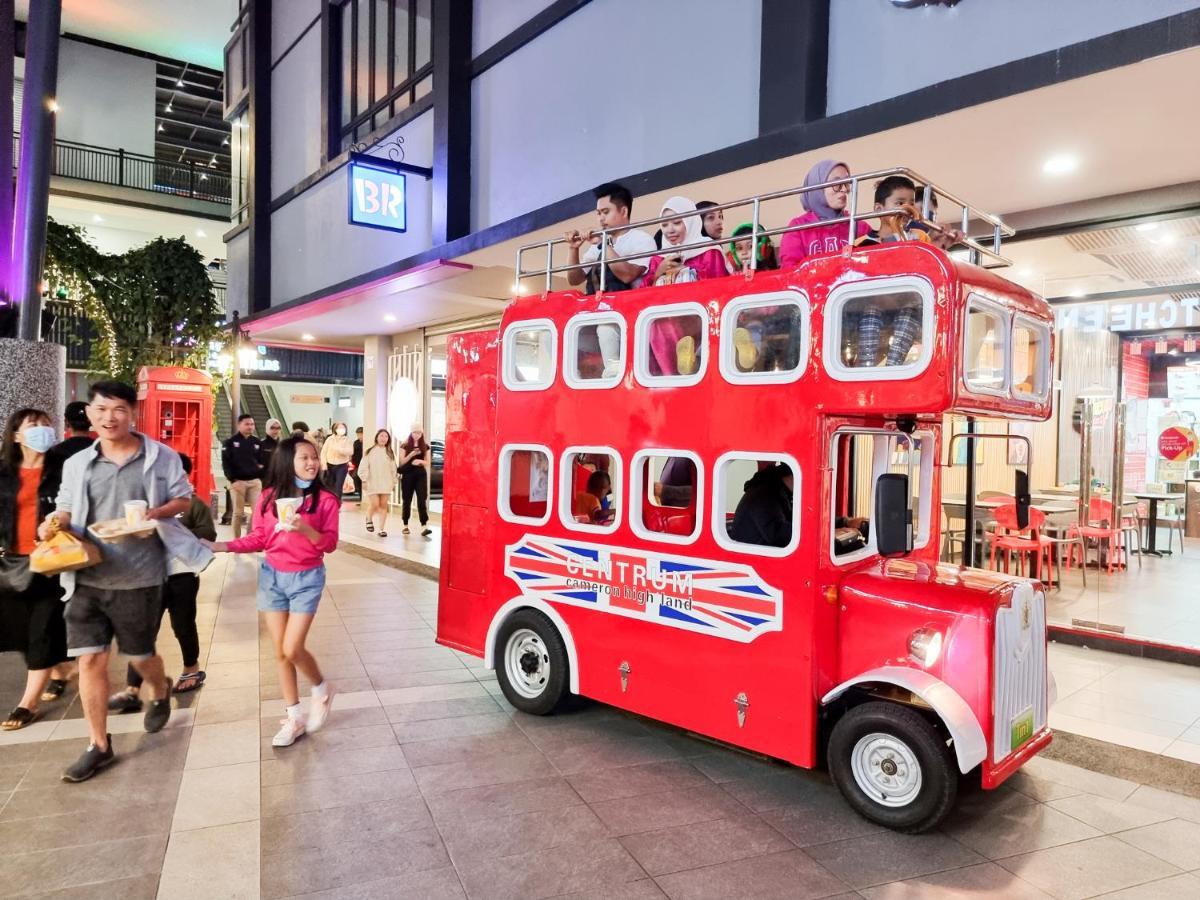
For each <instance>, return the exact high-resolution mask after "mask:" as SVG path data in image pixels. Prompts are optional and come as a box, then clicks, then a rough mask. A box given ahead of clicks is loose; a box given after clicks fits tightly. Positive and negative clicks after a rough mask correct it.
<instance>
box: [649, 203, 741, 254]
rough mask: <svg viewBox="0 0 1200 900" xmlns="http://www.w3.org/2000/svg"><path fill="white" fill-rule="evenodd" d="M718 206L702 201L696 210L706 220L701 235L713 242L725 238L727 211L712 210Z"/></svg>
mask: <svg viewBox="0 0 1200 900" xmlns="http://www.w3.org/2000/svg"><path fill="white" fill-rule="evenodd" d="M716 205H717V204H716V203H714V202H713V201H712V200H701V201H700V202H699V203H697V204H696V209H697V210H698V211H699V212H700V215H701V216H702V217H703V219H704V228H703V229H701V232H700V233H701V234H703V235H704V236H705V237H706V238H708V239H709V240H712V241H719V240H721V238H723V237H725V210H723V209H712V208H713V207H714V206H716ZM710 210H711V212H710ZM660 246H661V245H660Z"/></svg>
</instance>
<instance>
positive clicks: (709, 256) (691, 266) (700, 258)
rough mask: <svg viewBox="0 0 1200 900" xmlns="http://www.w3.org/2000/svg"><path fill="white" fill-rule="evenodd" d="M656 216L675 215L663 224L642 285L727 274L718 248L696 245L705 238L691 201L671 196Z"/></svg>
mask: <svg viewBox="0 0 1200 900" xmlns="http://www.w3.org/2000/svg"><path fill="white" fill-rule="evenodd" d="M659 215H660V216H669V215H677V216H679V218H678V219H671V220H669V221H667V222H664V223H663V227H662V230H663V243H662V254H661V255H658V256H652V257H650V265H649V266H648V267H647V268H646V275H645V277H644V278H643V281H642V283H643V284H672V283H674V282H676V281H703V280H704V279H706V278H720V277H721V276H723V275H728V274H729V268H728V267H727V266H726V264H725V257H724V255H722V253H721V249H720V248H719V247H705V246H697V245H698V244H699V245H703V244H704V243H705V237H704V222H703V220H702V219H701V218H700V216H699V215H697V214H696V204H695V203H693V202H692V201H691V200H689V199H688V198H687V197H672V198H671V199H669V200H668V201H667V202H666V203H664V204H663V207H662V211H661V212H659Z"/></svg>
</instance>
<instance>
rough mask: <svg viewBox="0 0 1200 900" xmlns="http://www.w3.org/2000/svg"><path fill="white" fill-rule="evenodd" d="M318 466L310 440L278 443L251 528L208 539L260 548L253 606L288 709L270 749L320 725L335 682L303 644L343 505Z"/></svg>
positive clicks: (239, 549)
mask: <svg viewBox="0 0 1200 900" xmlns="http://www.w3.org/2000/svg"><path fill="white" fill-rule="evenodd" d="M320 470H321V457H320V454H319V453H318V452H317V448H316V446H315V445H314V444H312V443H310V442H309V441H308V440H306V439H305V438H303V437H291V438H288V439H287V440H285V441H280V443H279V446H278V447H277V448H276V450H275V452H274V454H273V455H272V456H271V466H270V469H269V470H268V471H267V478H266V484H265V485H264V486H263V492H262V496H261V497H260V498H259V502H258V506H256V507H255V509H254V518H253V519H252V521H251V526H250V532H249V533H248V534H246V535H243V536H242V537H240V538H238V539H237V540H233V541H222V542H218V543H209V544H208V546H209V547H210V548H211V549H212V550H214V551H217V552H220V551H228V552H230V553H257V552H258V551H260V550H265V551H266V558H265V559H264V560H263V562H262V567H261V569H260V570H259V573H258V598H257V599H258V604H257V605H258V611H259V612H261V613H262V614H263V615H265V616H266V619H267V629H268V630H269V631H270V632H271V638H272V640H273V641H274V642H275V660H276V663H277V664H278V665H279V683H280V686H281V688H282V690H283V702H284V705H285V707H286V712H287V714H286V716H285V717H284V719H283V721H282V722H281V723H280V724H281V725H282V727H281V728H280V729H279V732H278V733H277V734H276V735H275V737H274V738H273V739H272V740H271V743H272V744H273V745H274V746H276V747H289V746H291V745H292V744H294V743H295V742H296V738H298V737H300V735H302V734H304V733H305V732H306V731H307V732H308V733H309V734H312V733H313V732H315V731H318V730H320V728H321V726H322V725H324V724H325V720H326V719H327V718H328V716H329V711H330V709H331V708H332V707H333V695H334V690H333V686H332V685H330V684H329V683H327V682H326V681H325V679H324V677H323V676H322V675H321V670H320V668H319V667H318V666H317V661H316V659H314V658H313V655H312V654H311V653H309V652H308V650H306V649H305V647H304V641H305V639H306V638H307V637H308V630H309V628H310V627H312V621H313V616H314V615H316V612H317V604H318V603H319V602H320V600H321V592H322V591H323V590H325V554H326V553H332V552H333V551H334V550H336V549H337V544H338V512H339V508H340V506H341V503H340V501H339V500H338V499H337V497H336V496H334V494H333V492H332V491H331V490H329V488H328V487H326V486H325V485H324V484H323V483H322V482H321V480H320V479H319V478H318V477H317V476H318V475H319V474H320ZM206 543H207V542H206ZM297 669H299V670H300V671H301V672H303V673H304V677H305V678H307V679H308V680H309V681H310V682H311V683H312V685H313V689H312V702H311V704H310V706H309V714H308V717H307V719H306V718H305V716H304V713H303V712H302V711H301V709H300V689H299V687H298V685H297V683H296V670H297Z"/></svg>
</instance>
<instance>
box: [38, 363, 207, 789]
mask: <svg viewBox="0 0 1200 900" xmlns="http://www.w3.org/2000/svg"><path fill="white" fill-rule="evenodd" d="M136 408H137V393H136V392H135V391H134V389H133V388H132V387H130V386H129V385H127V384H123V383H121V382H118V381H102V382H98V383H96V384H94V385H92V387H91V389H90V390H89V391H88V418H89V419H90V420H91V423H92V427H93V428H94V429H95V431H96V433H97V434H98V435H99V440H98V441H97V442H96V443H95V444H93V445H92V447H90V448H89V449H87V450H83V451H81V452H79V453H77V454H76V455H75V456H73V457H71V458H70V459H68V460H67V462H66V464H65V465H64V466H63V478H62V486H61V487H60V489H59V494H58V501H57V510H56V511H55V512H54V513H53V514H52V516H51V517H50V518H49V519H47V521H46V522H45V523H43V525H42V528H41V533H42V537H43V538H45V537H47V536H49V534H50V533H51V532H52V530H53V528H54V527H58V528H70V529H71V530H72V531H73V532H75V533H77V534H81V535H82V534H83V533H84V532H85V530H86V528H87V526H89V525H92V524H94V523H96V522H101V521H104V520H106V519H121V518H124V517H125V504H126V503H127V502H129V501H131V500H141V501H144V502H145V503H146V507H147V509H146V517H147V518H149V519H151V520H157V521H159V523H160V524H159V527H158V529H157V530H156V533H155V534H153V535H151V536H150V537H146V538H129V539H126V540H124V541H118V542H111V543H105V544H103V545H102V547H101V552H102V553H103V561H102V562H101V563H100V564H99V565H96V566H93V567H92V568H89V569H81V570H80V571H79V572H77V573H74V572H69V573H66V574H64V575H63V577H62V584H63V588H64V589H65V592H66V600H67V608H66V615H65V617H66V621H67V651H68V653H69V654H70V655H71V656H75V657H78V658H79V696H80V698H81V700H82V702H83V713H84V717H85V718H86V719H87V723H88V732H89V735H90V737H91V744H90V745H89V746H88V748H87V750H86V751H84V753H83V755H82V756H80V757H79V759H78V760H77V761H76V762H75V763H73V764H72V765H71V766H70V767H68V768H67V770H66V771H65V772H63V780H64V781H70V782H77V781H85V780H87V779H88V778H90V777H92V775H94V774H95V773H96V772H97V771H99V770H100V769H102V768H103V767H104V766H106V765H108V764H109V763H111V762H112V761H113V759H114V758H115V757H114V754H113V750H112V746H111V742H110V736H109V734H108V728H107V725H108V692H109V684H108V657H109V652H110V651H109V647H110V645H111V644H112V641H113V639H114V638H116V641H117V647H118V649H120V651H121V652H122V653H124V654H126V655H127V656H129V657H130V659H131V661H132V663H133V666H134V668H136V669H137V670H138V672H140V673H141V675H142V678H144V679H145V688H144V690H145V691H146V693H147V695H148V696H149V697H150V698H151V700H150V705H149V708H148V709H147V710H146V719H145V727H146V731H149V732H156V731H159V730H160V729H162V727H163V726H164V725H166V724H167V720H168V719H169V718H170V715H171V686H170V683H169V682H168V681H167V677H166V674H165V673H164V671H163V661H162V657H160V656H158V655H157V653H155V649H154V642H155V638H156V637H157V634H158V625H159V606H160V605H161V603H162V585H163V582H164V581H165V580H166V577H167V555H168V552H170V554H171V555H172V556H183V557H185V558H188V557H190V561H192V562H194V563H195V562H199V563H201V564H202V563H203V562H204V560H203V553H191V552H189V549H190V548H189V547H188V545H187V544H186V542H185V541H184V539H183V538H182V537H181V536H180V534H179V533H180V532H183V533H187V535H188V537H191V535H190V532H187V529H185V528H183V527H182V526H181V525H179V523H178V522H177V521H175V517H176V516H178V515H180V514H181V513H183V512H185V511H187V509H188V505H189V498H190V497H191V494H192V487H191V484H190V483H189V482H188V480H187V476H186V475H185V474H184V472H183V465H182V464H181V463H180V461H179V456H178V455H177V454H176V453H175V451H173V450H171V449H170V448H169V447H166V446H165V445H163V444H159V443H158V442H156V441H153V440H151V439H150V438H147V437H145V436H143V435H140V434H138V433H137V432H135V431H133V429H132V425H133V416H134V411H135V410H136ZM51 519H56V520H57V522H56V523H54V522H51ZM170 526H177V527H170ZM164 541H167V542H168V543H169V544H171V545H172V546H170V547H168V546H165V545H164ZM191 543H192V545H194V547H195V548H199V549H200V550H202V549H203V548H201V547H200V545H199V542H198V541H196V540H195V538H191Z"/></svg>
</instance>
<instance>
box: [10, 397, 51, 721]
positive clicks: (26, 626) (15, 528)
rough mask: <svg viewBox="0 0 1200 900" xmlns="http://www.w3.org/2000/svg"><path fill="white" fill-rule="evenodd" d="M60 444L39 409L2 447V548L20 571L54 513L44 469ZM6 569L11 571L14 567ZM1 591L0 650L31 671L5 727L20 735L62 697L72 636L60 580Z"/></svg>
mask: <svg viewBox="0 0 1200 900" xmlns="http://www.w3.org/2000/svg"><path fill="white" fill-rule="evenodd" d="M57 439H58V438H57V435H56V434H55V432H54V428H53V426H52V425H51V424H50V417H49V416H48V415H46V413H44V412H42V411H41V410H40V409H29V408H26V409H18V410H17V411H16V412H15V413H13V414H12V415H11V416H10V417H9V419H8V425H7V427H6V428H5V429H4V436H3V441H2V442H0V548H3V551H4V554H5V556H7V557H9V558H10V563H12V564H15V566H21V565H22V564H23V562H24V559H23V558H24V557H28V556H29V554H30V553H32V552H33V548H34V545H35V544H36V543H37V527H38V523H39V522H41V521H42V519H43V518H45V517H46V516H47V515H49V514H50V513H51V512H52V511H53V510H54V498H53V497H48V496H45V493H44V492H43V491H42V487H43V484H44V479H43V475H44V472H45V469H44V466H43V465H42V463H43V461H44V459H45V456H46V451H47V450H49V449H50V448H51V446H53V445H54V444H55V443H56V441H57ZM6 568H8V569H9V570H10V571H11V570H12V569H13V568H14V565H11V564H10V565H9V566H7V567H6ZM0 591H3V595H0V650H19V651H20V652H21V653H22V654H23V655H24V656H25V666H26V668H27V669H28V675H27V676H26V679H25V693H24V695H23V696H22V697H21V702H20V703H18V704H17V706H16V708H14V709H13V711H12V712H11V713H9V716H8V718H7V719H5V720H4V722H3V724H0V728H3V729H4V730H5V731H15V730H16V729H18V728H24V727H25V726H26V725H29V724H30V723H32V722H35V721H36V720H37V719H38V717H39V715H40V712H39V709H38V704H39V702H40V701H41V700H55V699H58V697H59V696H61V693H62V692H61V690H60V691H57V692H46V689H47V683H48V682H49V681H50V677H51V675H52V674H54V673H53V669H54V668H55V667H57V666H59V665H60V664H62V663H65V662H66V660H67V632H66V626H65V624H64V622H63V604H62V591H61V590H60V589H59V586H58V577H57V576H55V577H53V578H47V577H46V576H44V575H37V574H32V575H31V576H30V579H29V584H28V587H25V588H24V590H20V591H15V592H14V591H13V590H12V589H11V588H10V587H8V586H7V585H6V586H0ZM60 681H61V680H60ZM64 686H65V685H64Z"/></svg>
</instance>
